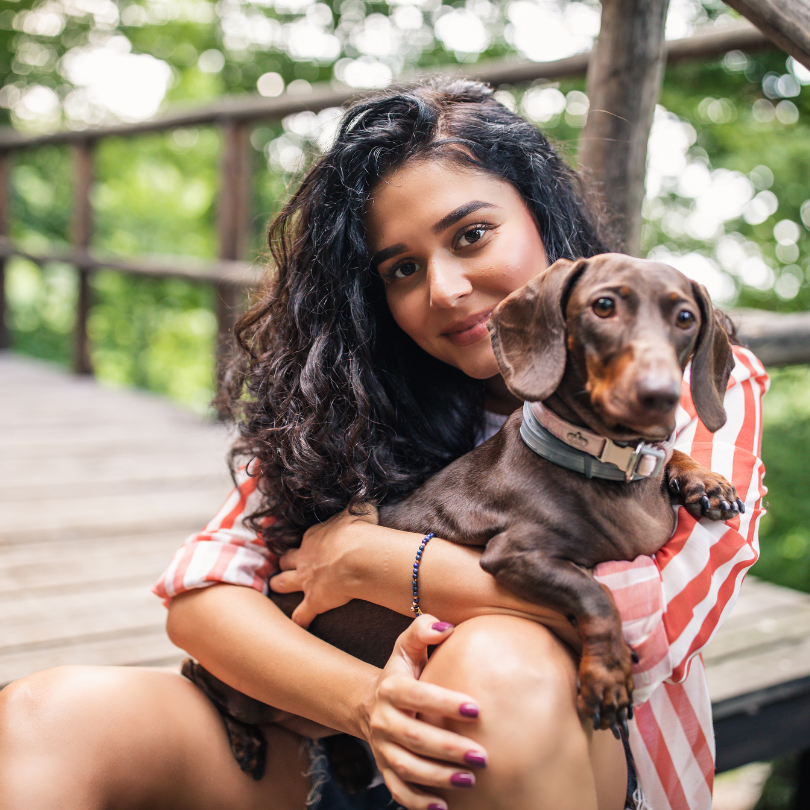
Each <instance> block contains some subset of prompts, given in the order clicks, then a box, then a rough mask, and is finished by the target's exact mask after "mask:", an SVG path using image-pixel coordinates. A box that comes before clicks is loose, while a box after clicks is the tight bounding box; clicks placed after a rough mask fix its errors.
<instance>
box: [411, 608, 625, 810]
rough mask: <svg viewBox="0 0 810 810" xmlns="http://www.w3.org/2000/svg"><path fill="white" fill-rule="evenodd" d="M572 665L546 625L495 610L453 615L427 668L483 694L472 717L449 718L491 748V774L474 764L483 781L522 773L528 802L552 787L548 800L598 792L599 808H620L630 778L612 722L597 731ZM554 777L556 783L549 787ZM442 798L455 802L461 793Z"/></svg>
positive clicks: (585, 800) (437, 679)
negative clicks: (460, 617)
mask: <svg viewBox="0 0 810 810" xmlns="http://www.w3.org/2000/svg"><path fill="white" fill-rule="evenodd" d="M577 666H578V659H577V657H576V656H575V655H574V653H573V652H572V651H571V650H570V648H568V647H567V646H566V645H565V644H563V643H562V642H561V641H560V640H559V638H558V637H557V636H555V635H554V634H553V633H552V632H551V631H549V630H548V629H547V628H546V627H544V626H543V625H541V624H538V623H536V622H532V621H528V620H526V619H521V618H517V617H513V616H505V615H491V616H482V617H479V618H477V619H473V620H470V621H467V622H464V623H463V624H461V625H459V626H458V627H457V628H456V629H455V630H454V632H453V634H452V635H451V636H450V638H449V639H448V640H447V641H446V642H444V643H443V644H442V645H441V646H440V647H439V648H438V649H437V650H436V652H435V654H434V655H433V656H432V657H431V659H430V661H429V663H428V666H427V667H426V669H425V672H424V674H423V678H425V679H427V680H430V681H431V682H434V683H439V684H441V685H443V686H448V687H451V688H453V689H458V690H460V691H462V692H466V693H468V694H470V695H472V696H473V697H475V698H476V700H477V701H478V702H479V705H480V709H481V715H480V719H479V721H478V722H477V723H475V724H472V725H470V724H466V723H457V724H455V725H454V726H453V727H454V730H456V731H458V732H459V733H462V734H465V735H467V736H470V737H473V738H475V739H477V740H479V741H480V742H481V743H482V745H484V747H485V748H487V751H488V754H489V762H490V764H489V765H488V767H487V769H486V771H487V772H488V775H487V776H486V777H485V776H484V774H483V773H482V774H480V775H478V774H477V775H476V777H477V778H478V779H479V782H480V781H482V780H483V779H489V778H490V777H489V773H492V774H493V775H494V773H495V772H499V773H500V774H502V777H503V783H504V784H513V785H514V784H516V783H521V782H524V781H525V784H526V792H527V797H528V798H527V806H531V805H532V804H533V800H532V798H531V797H536V796H537V795H539V792H542V793H544V794H545V793H546V792H547V791H548V793H549V797H548V801H549V802H550V805H549V806H555V807H558V808H559V807H563V806H566V807H567V806H569V804H570V805H571V806H573V807H582V808H584V807H588V806H592V804H593V801H594V799H595V804H596V807H598V808H599V810H620V808H622V807H623V806H624V798H625V793H626V788H627V768H626V759H625V754H624V748H623V746H622V743H621V742H620V741H618V740H616V739H614V737H613V735H612V734H611V732H610V731H599V732H594V731H593V729H592V726H591V724H590V723H589V722H587V721H586V722H583V721H582V719H581V718H580V717H579V715H578V712H577V709H576V694H577ZM543 763H545V764H546V765H547V767H543ZM526 774H529V777H528V778H526ZM552 781H553V782H556V783H557V785H558V787H559V790H551V789H550V783H551V782H552ZM577 796H580V798H577V799H575V798H574V797H577ZM590 797H593V798H590ZM448 798H449V799H450V800H451V801H453V800H454V799H455V804H456V805H458V798H457V795H456V796H452V797H448ZM513 798H514V794H513ZM518 804H519V802H518V803H517V804H515V803H514V802H513V805H514V806H515V807H517V805H518Z"/></svg>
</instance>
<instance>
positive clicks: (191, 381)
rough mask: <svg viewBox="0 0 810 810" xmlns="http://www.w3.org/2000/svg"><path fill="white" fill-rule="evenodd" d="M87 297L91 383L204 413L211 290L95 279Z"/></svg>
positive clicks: (212, 330)
mask: <svg viewBox="0 0 810 810" xmlns="http://www.w3.org/2000/svg"><path fill="white" fill-rule="evenodd" d="M93 296H94V299H95V305H94V307H93V310H92V313H91V316H90V319H89V321H88V325H87V330H88V334H89V336H90V339H91V341H92V345H93V352H92V361H93V366H94V368H95V371H96V374H97V375H98V377H99V378H100V379H102V380H104V381H105V382H106V383H108V384H110V385H120V386H126V385H136V386H138V387H140V388H146V389H148V390H151V391H157V392H159V393H162V394H166V395H167V396H170V397H172V398H174V399H176V400H178V401H180V402H183V403H185V404H186V405H189V406H191V407H193V408H194V409H195V410H197V411H199V412H206V411H207V409H208V404H209V402H210V399H211V382H212V380H213V373H214V369H213V362H214V361H213V358H214V348H215V343H216V329H217V326H216V318H215V317H214V315H213V312H212V310H213V306H214V301H213V298H214V290H213V289H212V288H211V287H209V286H207V285H196V284H189V283H188V282H185V281H179V280H176V279H139V278H133V277H131V276H124V275H122V274H120V273H114V272H100V273H97V274H96V275H95V277H94V283H93Z"/></svg>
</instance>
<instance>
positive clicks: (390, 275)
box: [382, 222, 495, 281]
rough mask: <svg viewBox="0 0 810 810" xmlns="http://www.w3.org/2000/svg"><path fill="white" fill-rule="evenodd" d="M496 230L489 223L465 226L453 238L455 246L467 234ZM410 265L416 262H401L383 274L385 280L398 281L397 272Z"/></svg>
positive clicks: (462, 246) (410, 260)
mask: <svg viewBox="0 0 810 810" xmlns="http://www.w3.org/2000/svg"><path fill="white" fill-rule="evenodd" d="M494 229H495V226H494V225H491V224H490V223H488V222H477V223H475V224H474V225H465V226H464V227H463V228H462V229H461V230H460V231H459V232H458V233H456V235H455V236H454V237H453V245H454V246H458V242H459V241H460V240H461V239H463V238H464V237H465V236H466V235H467V234H469V233H473V232H474V231H484V232H486V231H492V230H494ZM483 238H484V236H483V234H482V235H481V236H480V237H479V238H478V240H476V241H475V242H473V243H472V244H470V245H461V246H460V249H461V250H464V248H467V247H473V245H476V244H478V242H479V241H480V240H481V239H483ZM408 264H416V262H414V261H413V260H412V259H406V260H405V261H403V262H399V263H398V264H395V265H394V266H393V267H391V269H390V270H388V271H387V272H385V273H383V274H382V276H383V278H384V279H385V280H386V281H396V280H397V277H396V272H397V270H399V269H400V268H402V267H405V266H406V265H408ZM405 278H408V276H405Z"/></svg>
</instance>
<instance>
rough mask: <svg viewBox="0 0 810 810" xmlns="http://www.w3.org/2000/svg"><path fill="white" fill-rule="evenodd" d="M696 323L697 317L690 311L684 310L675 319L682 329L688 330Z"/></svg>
mask: <svg viewBox="0 0 810 810" xmlns="http://www.w3.org/2000/svg"><path fill="white" fill-rule="evenodd" d="M694 322H695V316H694V315H693V314H692V313H691V312H690V311H689V310H688V309H682V310H681V311H680V312H679V313H678V316H677V317H676V318H675V323H677V324H678V326H680V327H681V329H688V328H689V327H690V326H691V325H692V324H693V323H694Z"/></svg>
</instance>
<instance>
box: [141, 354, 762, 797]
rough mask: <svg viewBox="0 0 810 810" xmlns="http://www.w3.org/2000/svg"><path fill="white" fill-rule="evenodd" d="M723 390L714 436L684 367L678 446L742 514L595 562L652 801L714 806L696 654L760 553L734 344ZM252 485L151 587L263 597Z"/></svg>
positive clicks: (752, 364) (750, 426)
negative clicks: (655, 547)
mask: <svg viewBox="0 0 810 810" xmlns="http://www.w3.org/2000/svg"><path fill="white" fill-rule="evenodd" d="M734 355H735V360H736V364H735V366H734V370H733V371H732V374H731V379H730V380H729V385H728V390H727V392H726V396H725V408H726V414H727V417H728V418H727V421H726V424H725V425H724V426H723V427H722V428H721V429H720V430H718V431H717V432H716V433H714V434H712V433H709V431H708V430H707V429H706V428H705V426H704V425H703V423H702V422H700V420H699V419H698V418H697V415H696V413H695V407H694V405H693V403H692V397H691V394H690V389H689V383H688V379H689V374H688V370H687V375H686V379H685V380H684V385H683V391H682V395H681V402H680V406H679V408H678V413H677V418H676V421H677V427H676V440H675V448H676V449H678V450H681V451H683V452H684V453H688V454H689V455H690V456H692V458H694V459H695V460H696V461H698V462H700V463H701V464H703V465H704V466H706V467H709V468H710V469H712V470H714V471H715V472H719V473H721V474H722V475H724V476H725V477H726V478H728V479H729V480H730V481H731V482H732V483H733V484H734V485H735V487H736V488H737V493H738V495H739V496H740V498H742V500H743V501H745V506H746V511H745V514H744V515H739V516H737V517H735V518H734V519H733V520H729V521H726V522H725V523H722V522H714V521H709V520H700V521H698V520H695V519H694V518H693V517H692V516H691V515H690V514H689V513H688V512H687V511H686V510H685V509H684V508H683V507H676V514H677V525H676V527H675V531H674V532H673V535H672V537H671V538H670V540H669V541H668V542H667V543H666V545H665V546H664V547H663V548H662V549H661V550H660V551H659V552H658V553H657V554H655V555H653V556H652V557H648V556H642V557H638V558H636V559H635V560H633V561H632V562H608V563H603V564H601V565H599V566H597V568H596V570H595V572H594V574H595V576H596V578H597V579H598V580H599V581H600V582H602V583H604V584H605V585H606V586H607V587H609V588H610V590H611V592H612V594H613V598H614V600H615V601H616V605H617V607H618V608H619V612H620V613H621V615H622V620H623V627H624V635H625V638H626V639H627V642H628V643H629V644H630V646H631V647H632V648H633V649H634V650H635V652H636V653H637V654H638V656H639V663H638V664H636V665H635V666H634V668H633V680H634V682H635V692H634V702H635V707H634V709H635V721H634V722H632V723H631V724H630V747H631V749H632V751H633V755H634V758H635V763H636V768H637V771H638V777H639V784H640V785H641V788H642V790H643V792H644V796H645V798H646V801H647V806H649V807H651V808H654V810H710V808H711V795H712V782H713V778H714V732H713V729H712V715H711V702H710V699H709V690H708V686H707V684H706V675H705V670H704V667H703V659H702V657H701V655H700V651H701V650H702V649H703V648H704V647H705V646H706V645H707V644H708V643H709V642H710V641H711V639H712V638H713V637H714V634H715V633H716V632H717V629H718V628H719V626H720V624H721V623H722V622H723V620H724V619H725V617H726V616H727V615H728V614H729V612H730V611H731V608H732V607H733V606H734V603H735V601H736V599H737V595H738V594H739V590H740V586H741V584H742V580H743V577H744V576H745V573H746V571H747V570H748V568H749V567H750V566H751V565H753V563H754V562H755V560H756V559H757V556H758V555H759V543H758V539H757V531H758V528H759V520H760V518H761V516H762V496H763V495H764V494H765V488H764V486H763V484H762V477H763V473H764V469H763V466H762V461H761V460H760V458H759V453H760V437H761V434H762V397H763V395H764V394H765V391H766V390H767V387H768V378H767V375H766V374H765V370H764V369H763V367H762V365H761V363H760V362H759V361H758V360H757V359H756V357H754V355H753V354H751V352H749V351H747V350H746V349H741V348H739V347H735V348H734ZM261 499H262V496H261V493H260V492H258V490H257V488H256V480H255V479H254V478H248V477H246V476H243V480H241V483H240V484H239V486H238V488H236V489H235V490H234V491H233V492H232V493H231V495H230V496H229V497H228V499H227V500H226V501H225V503H224V505H223V506H222V508H221V509H220V510H219V512H218V513H217V515H216V516H215V517H214V519H213V520H212V521H211V522H210V523H209V524H208V525H207V526H206V527H205V529H204V530H203V531H202V532H201V533H200V534H194V535H192V536H191V537H189V538H188V539H187V540H186V542H185V543H184V545H183V546H182V547H181V548H180V549H179V550H178V551H177V553H176V554H175V555H174V558H173V559H172V561H171V564H170V565H169V567H168V568H167V569H166V571H165V573H164V574H163V576H162V577H161V578H160V579H159V580H158V582H157V584H156V585H155V587H154V592H155V593H156V594H157V595H158V596H160V597H162V598H163V599H164V600H168V599H170V598H171V597H173V596H176V595H177V594H179V593H183V592H184V591H187V590H190V589H192V588H202V587H205V586H206V585H212V584H214V583H217V582H228V583H232V584H236V585H247V586H249V587H253V588H256V589H257V590H259V591H262V592H263V593H265V594H266V593H268V591H269V588H268V585H267V580H268V578H269V577H270V576H271V575H272V574H274V573H275V572H276V571H277V570H278V559H277V557H276V556H275V555H273V554H271V553H270V552H268V550H267V549H266V548H265V546H264V544H263V543H262V541H261V540H260V539H259V538H257V536H256V534H255V532H253V531H251V530H250V529H249V528H248V527H247V526H245V524H244V522H243V520H244V517H245V516H246V515H249V514H251V513H252V512H254V511H256V510H257V509H258V508H259V505H260V503H261Z"/></svg>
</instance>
